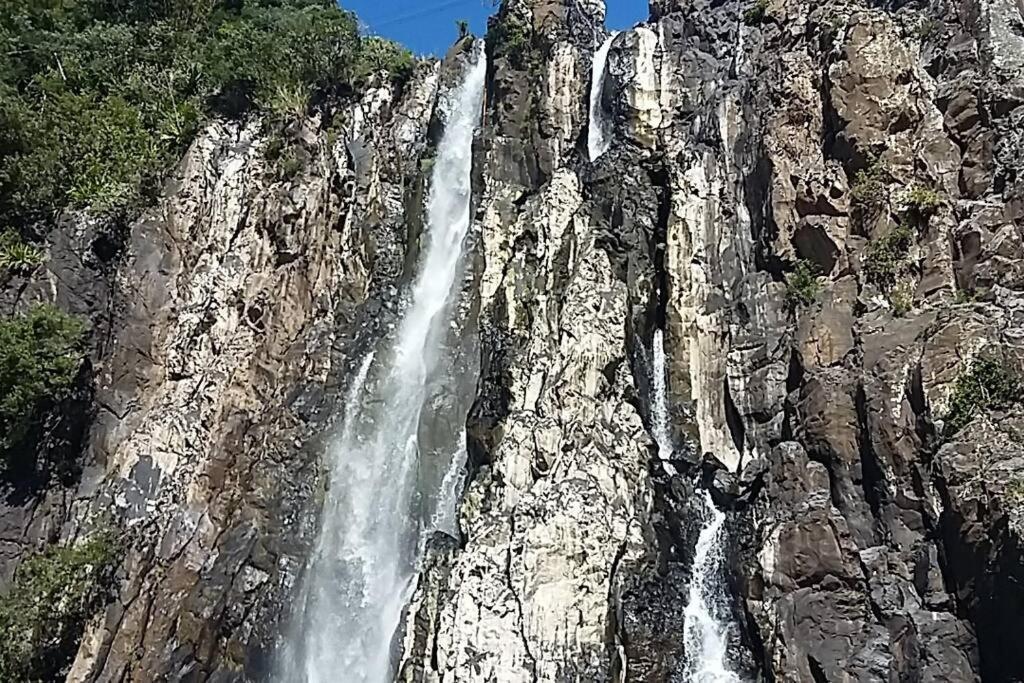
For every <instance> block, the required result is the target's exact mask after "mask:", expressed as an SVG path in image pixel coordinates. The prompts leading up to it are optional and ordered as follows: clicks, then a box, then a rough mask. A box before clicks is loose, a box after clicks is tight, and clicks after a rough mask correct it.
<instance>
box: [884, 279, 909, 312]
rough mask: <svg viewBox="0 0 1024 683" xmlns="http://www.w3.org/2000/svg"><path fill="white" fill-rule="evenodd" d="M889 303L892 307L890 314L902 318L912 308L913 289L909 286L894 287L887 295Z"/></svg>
mask: <svg viewBox="0 0 1024 683" xmlns="http://www.w3.org/2000/svg"><path fill="white" fill-rule="evenodd" d="M889 303H890V304H891V305H892V314H893V315H895V316H896V317H897V318H902V317H903V316H905V315H906V314H907V313H909V312H910V310H911V309H912V308H913V307H914V289H913V288H912V287H911V286H910V285H909V284H904V285H901V286H899V287H896V288H895V289H893V291H892V293H891V294H889Z"/></svg>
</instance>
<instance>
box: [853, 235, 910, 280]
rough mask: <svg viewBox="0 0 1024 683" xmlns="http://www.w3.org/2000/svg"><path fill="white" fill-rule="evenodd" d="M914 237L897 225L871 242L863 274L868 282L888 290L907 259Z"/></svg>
mask: <svg viewBox="0 0 1024 683" xmlns="http://www.w3.org/2000/svg"><path fill="white" fill-rule="evenodd" d="M913 238H914V235H913V232H911V230H910V228H908V227H907V226H905V225H897V226H896V227H894V228H893V229H892V230H890V231H889V232H888V233H886V234H885V235H883V236H882V237H879V238H878V239H876V240H873V241H872V242H871V243H870V244H869V245H868V248H867V255H866V257H865V259H864V272H865V274H866V275H867V277H868V280H870V281H871V282H873V283H875V284H876V285H878V286H879V287H881V288H883V289H885V290H888V289H890V288H891V287H892V286H893V285H894V284H896V276H897V275H899V272H900V269H901V268H902V267H903V264H904V262H905V260H906V257H907V251H908V250H909V249H910V245H911V243H912V241H913Z"/></svg>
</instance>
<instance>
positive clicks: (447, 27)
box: [340, 0, 647, 55]
mask: <svg viewBox="0 0 1024 683" xmlns="http://www.w3.org/2000/svg"><path fill="white" fill-rule="evenodd" d="M340 2H341V6H342V7H344V8H346V9H350V10H353V11H354V12H355V13H356V14H357V15H358V16H359V18H360V20H362V22H363V24H364V29H365V30H366V32H367V33H372V34H374V35H381V36H384V37H386V38H391V39H393V40H397V41H398V42H400V43H402V44H403V45H405V46H406V47H408V48H409V49H410V50H412V51H413V52H415V53H417V54H435V55H440V54H444V51H445V50H447V49H448V46H449V45H451V43H452V41H453V40H455V36H456V35H457V33H456V29H455V22H456V20H458V19H465V20H467V21H468V22H469V24H470V28H471V29H472V31H473V33H475V34H477V35H483V34H484V33H485V32H486V31H487V17H488V16H489V15H491V14H492V13H494V12H495V11H496V10H497V8H496V6H495V5H496V4H497V3H496V1H495V0H340ZM605 2H606V3H607V5H608V21H607V22H606V23H607V25H608V28H610V29H623V28H628V27H630V26H632V25H633V24H635V23H636V22H638V21H640V20H641V19H646V18H647V0H605Z"/></svg>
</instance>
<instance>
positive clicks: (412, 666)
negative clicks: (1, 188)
mask: <svg viewBox="0 0 1024 683" xmlns="http://www.w3.org/2000/svg"><path fill="white" fill-rule="evenodd" d="M1021 15H1022V9H1021V7H1020V6H1019V5H1018V4H1014V3H1011V2H1003V1H999V0H993V1H989V0H965V2H963V3H961V4H959V5H955V4H949V5H944V4H941V3H940V4H933V5H931V6H928V7H925V6H923V5H919V4H906V5H899V6H897V5H885V6H878V7H875V6H871V7H869V6H863V5H856V4H850V3H843V2H827V3H822V4H818V5H814V6H810V5H807V4H806V3H797V2H789V1H785V0H783V1H775V0H770V1H769V2H767V3H757V4H746V3H740V2H735V1H731V0H728V1H726V2H716V3H702V2H682V1H680V0H655V1H654V2H652V7H651V20H650V21H649V22H648V23H647V24H644V25H641V26H638V27H636V28H635V29H633V30H630V31H626V32H623V33H621V34H619V35H618V36H617V37H616V38H615V39H614V41H613V42H612V45H611V49H610V51H609V56H608V66H607V73H606V77H605V79H604V82H603V87H602V90H601V92H600V97H601V100H600V103H601V108H602V109H603V110H604V111H606V112H608V113H609V115H610V116H611V120H612V124H613V125H612V135H611V144H610V148H609V149H608V151H607V152H606V153H604V154H603V155H601V156H600V157H599V158H598V159H596V160H595V161H593V162H591V161H590V160H589V159H588V157H587V134H588V126H590V125H593V123H592V121H590V120H589V117H588V110H589V99H588V98H589V84H590V79H591V70H592V61H593V53H594V51H595V49H596V48H597V46H598V45H600V44H601V42H602V41H603V40H604V39H605V38H606V34H605V33H604V29H603V28H602V26H603V18H604V7H603V6H602V4H601V2H600V0H544V1H541V0H507V1H506V2H505V3H504V4H503V6H502V8H501V9H500V11H499V13H498V15H497V16H496V18H495V19H494V20H493V22H494V27H495V30H492V40H491V41H490V43H489V44H488V86H487V96H486V100H485V107H484V111H483V112H482V123H481V128H480V131H479V133H478V135H477V139H476V141H475V145H474V164H473V166H474V191H473V198H472V207H473V216H474V220H473V229H472V234H471V236H470V238H469V239H470V248H471V254H472V256H471V259H472V264H471V267H470V268H469V269H468V275H467V280H466V282H465V283H464V301H465V305H466V307H467V308H468V309H471V312H472V315H470V314H464V315H462V316H460V317H459V319H460V320H468V321H470V322H469V323H468V324H472V321H473V320H474V319H477V323H476V325H477V328H478V335H479V344H480V371H479V381H478V384H477V388H476V396H475V401H474V403H473V406H472V409H471V410H470V411H469V415H468V417H467V424H466V427H467V435H468V442H467V448H468V452H469V462H470V468H469V469H470V472H469V475H468V478H467V481H466V484H465V491H464V495H463V500H462V503H461V506H460V509H459V513H458V515H459V523H460V527H461V537H460V538H459V539H451V538H447V537H444V536H442V535H440V534H439V535H437V536H436V537H435V538H434V539H433V540H432V542H431V543H430V544H429V549H428V555H427V558H426V561H425V564H424V571H423V574H422V575H421V578H420V581H419V584H418V585H417V587H416V591H415V595H414V596H413V599H412V604H411V606H410V608H409V611H408V614H407V618H406V623H405V626H404V628H403V629H402V631H401V633H399V634H397V636H396V638H397V642H398V644H399V645H400V647H399V648H397V649H400V650H401V654H400V657H399V659H400V666H399V671H398V679H399V680H402V681H408V682H410V683H411V682H412V681H417V682H419V681H438V682H452V681H460V682H461V681H480V682H484V681H500V682H506V681H507V682H515V681H595V682H596V681H636V682H645V683H655V682H658V681H676V680H687V678H686V677H687V676H688V675H689V674H688V672H692V663H693V659H694V657H696V656H697V653H696V652H694V651H693V649H692V647H691V648H690V650H689V651H688V650H687V648H688V647H689V645H688V644H687V639H686V638H684V637H683V634H684V631H686V620H687V614H686V607H687V604H688V603H691V602H692V591H691V590H690V589H691V587H692V585H693V582H694V581H695V580H696V574H697V570H696V569H695V567H694V565H695V561H694V558H695V555H696V554H697V553H698V551H697V550H696V549H695V546H696V544H697V541H698V535H699V534H700V531H701V527H702V525H704V524H705V520H706V516H707V514H708V510H707V509H705V507H704V504H703V503H702V501H703V494H702V493H701V492H700V491H699V490H698V489H699V488H700V487H702V486H703V487H706V488H708V489H709V490H710V491H711V494H712V498H713V499H714V503H715V504H716V505H717V506H718V507H719V508H721V509H723V510H726V511H727V513H728V521H727V524H726V529H727V533H726V534H725V535H724V536H723V538H725V539H726V540H725V541H724V547H723V552H724V554H725V556H726V563H725V567H724V568H723V571H721V572H719V574H720V575H719V582H720V583H721V590H722V593H723V595H726V596H728V597H727V599H726V600H725V603H724V604H723V605H722V606H720V613H719V615H718V616H719V617H720V618H722V619H723V620H725V621H727V622H728V623H730V624H731V627H730V628H729V629H728V630H727V634H726V635H727V638H728V645H729V651H730V653H731V661H730V663H729V667H730V669H731V671H732V672H733V673H734V674H735V675H736V676H738V677H739V678H740V679H741V680H780V681H807V682H808V683H818V682H820V681H851V680H855V681H879V680H894V681H895V680H898V681H976V680H977V681H980V680H984V681H1019V680H1024V651H1021V648H1020V647H1019V633H1020V627H1021V626H1022V624H1024V621H1022V617H1021V615H1022V614H1024V448H1022V446H1021V443H1022V441H1021V439H1022V434H1024V431H1022V430H1024V413H1022V412H1021V409H1020V408H1019V407H1017V406H1014V405H1013V403H1014V400H1007V401H1002V402H1000V401H997V400H994V394H995V393H997V392H996V390H997V388H998V387H997V386H995V385H996V384H999V383H1000V382H1002V383H1003V384H1006V383H1009V384H1012V383H1013V382H1012V378H1013V377H1014V376H1016V375H1018V374H1019V373H1020V372H1022V371H1024V341H1022V340H1024V317H1022V315H1024V313H1022V311H1024V296H1022V294H1021V292H1022V291H1024V279H1022V278H1021V264H1022V263H1024V241H1022V237H1021V229H1022V228H1024V175H1022V173H1024V135H1022V134H1021V131H1022V130H1024V33H1022V30H1021V25H1022V23H1021V22H1022V21H1024V19H1022V16H1021ZM512 27H515V30H512ZM519 32H523V34H524V35H525V36H526V38H525V39H522V40H518V41H512V40H510V39H509V36H510V35H520V33H519ZM513 42H515V44H514V45H513ZM464 46H465V44H463V45H461V46H457V48H456V49H454V50H453V52H452V55H450V58H449V59H447V60H446V61H445V63H444V64H443V65H430V64H424V65H421V66H420V67H419V69H418V70H417V72H416V73H415V75H414V76H413V78H412V79H411V81H410V82H409V83H407V84H406V85H405V86H404V87H403V88H401V89H399V90H395V89H392V88H390V87H387V88H384V87H382V88H375V89H371V90H370V91H369V92H368V93H367V94H366V95H365V96H364V97H363V98H362V100H361V101H360V102H358V103H355V104H353V105H352V106H351V107H350V108H347V109H345V110H342V111H338V112H336V114H335V117H334V122H333V124H332V125H331V126H327V125H326V124H325V125H321V124H322V123H324V122H321V121H308V122H303V123H297V124H294V125H293V126H292V127H291V128H290V130H289V131H288V136H287V142H286V146H287V153H288V154H289V155H292V158H293V159H295V161H296V168H297V169H298V170H296V171H294V174H293V175H291V177H288V178H285V177H282V176H281V175H280V174H279V173H278V172H277V171H275V170H274V165H273V164H269V163H268V162H267V148H268V146H269V145H272V144H274V142H273V141H272V140H269V139H268V138H267V136H266V134H264V133H263V132H262V129H261V128H260V127H259V125H258V124H255V123H253V124H213V125H211V126H210V127H209V128H208V129H207V130H206V131H205V132H204V133H203V134H202V135H201V137H200V138H199V139H198V140H197V142H196V143H195V144H194V145H193V146H192V148H191V149H190V150H189V152H188V154H187V156H186V158H185V159H184V160H183V161H182V163H181V165H180V166H179V168H178V169H177V171H176V172H175V174H174V177H173V179H172V182H171V183H170V184H169V186H168V188H167V190H166V191H165V194H164V197H163V199H162V200H161V201H160V202H159V204H158V205H157V206H156V207H154V208H153V209H152V210H151V211H149V212H147V214H146V215H145V216H144V217H142V218H141V219H140V220H138V221H136V222H134V223H133V224H131V226H130V228H129V229H128V232H127V235H126V236H119V235H111V234H108V230H107V228H106V227H105V226H104V225H103V224H101V223H99V222H97V221H95V220H92V219H89V218H88V217H85V216H68V217H67V218H66V219H65V220H64V221H63V224H62V227H61V229H59V230H57V231H56V232H55V233H54V238H53V241H52V244H51V246H50V253H49V260H48V262H47V264H46V267H45V268H44V269H42V270H41V271H39V272H37V273H36V275H35V276H33V277H32V278H30V279H28V280H24V281H22V280H17V281H11V282H8V285H7V288H6V290H5V293H4V303H5V305H6V306H7V307H8V308H11V309H17V308H23V307H24V306H26V305H27V304H28V303H30V302H31V301H36V300H43V299H45V300H54V301H56V302H57V303H58V304H60V305H61V306H62V307H64V308H66V309H69V310H71V311H73V312H76V313H79V314H83V315H86V316H88V317H89V318H90V320H91V321H92V323H93V334H92V339H93V341H94V344H93V349H92V352H91V355H90V367H89V368H88V369H87V370H88V371H87V372H84V373H83V375H82V378H81V381H80V390H79V391H78V392H77V393H76V394H75V396H74V397H73V398H72V399H70V400H69V402H68V405H66V406H64V407H63V409H62V411H61V413H60V416H59V417H55V418H54V420H55V423H54V425H55V426H54V428H53V429H51V430H50V431H49V432H48V433H49V434H50V435H51V438H49V440H47V441H43V442H41V443H40V446H39V448H40V450H41V452H49V451H47V449H50V450H51V451H52V450H53V449H58V450H60V449H63V450H64V451H67V452H74V453H79V456H78V457H79V460H80V462H81V463H82V465H83V469H82V471H81V472H80V473H78V474H77V476H74V477H65V478H64V479H62V480H61V484H60V485H59V486H51V487H49V488H45V489H42V488H31V487H25V488H23V489H21V490H18V491H16V492H13V493H11V494H10V495H8V496H7V499H6V501H5V503H4V505H5V507H4V509H3V520H4V525H3V528H2V532H3V536H2V539H0V540H2V541H3V546H2V548H3V555H2V556H0V557H2V559H3V562H4V569H5V572H6V574H7V575H9V574H10V573H11V572H12V571H13V568H14V566H15V565H16V564H17V561H18V558H19V557H20V556H21V555H22V554H23V553H24V551H25V550H27V549H30V548H32V547H36V546H38V545H40V544H41V543H43V542H45V541H47V540H55V539H58V538H59V539H63V540H65V541H73V540H74V539H76V538H78V537H81V536H83V535H85V534H87V533H88V532H89V531H90V530H91V529H94V528H96V527H97V526H98V525H100V524H106V523H110V522H111V520H112V521H113V522H114V523H116V524H117V525H118V526H119V527H120V528H124V529H125V530H126V538H127V539H128V541H127V552H126V556H125V558H124V561H123V563H122V564H121V565H120V569H119V571H118V575H117V577H118V580H117V588H116V595H115V596H114V597H113V599H112V600H111V601H110V602H109V604H108V605H107V607H106V608H105V610H104V611H103V613H102V614H100V615H98V616H97V617H96V619H95V620H93V621H92V622H91V623H90V624H89V625H88V627H87V629H86V633H85V636H84V638H83V641H82V644H81V646H80V649H79V651H78V654H77V658H76V659H75V661H74V664H73V666H72V668H71V671H70V674H69V675H68V680H69V681H149V680H189V681H192V680H195V681H200V680H216V681H229V680H239V681H240V680H265V679H266V678H267V677H268V676H270V672H271V670H272V659H273V653H274V649H275V645H276V641H277V640H279V637H280V634H281V633H283V632H284V630H285V623H286V621H287V618H288V615H289V607H290V603H291V601H292V599H293V598H294V596H295V594H296V588H297V583H298V582H299V581H300V580H301V576H302V567H303V563H304V561H305V559H306V558H307V557H308V556H309V553H310V548H311V546H312V543H313V541H314V540H315V537H316V533H317V516H318V510H319V503H320V501H321V500H322V495H323V487H324V486H325V482H324V476H323V468H322V467H321V465H320V463H321V459H322V456H323V453H324V448H325V446H324V444H325V442H326V441H327V440H328V439H329V438H330V437H331V434H332V429H333V427H334V425H335V424H336V422H337V421H338V420H339V419H340V417H341V416H340V415H339V412H340V403H341V401H340V398H339V397H340V396H342V395H343V393H344V390H345V388H346V387H347V386H348V384H349V382H350V379H351V376H352V375H353V373H354V371H355V367H354V366H355V364H356V362H357V359H358V358H359V357H360V356H361V355H362V352H363V351H364V350H365V348H367V345H368V344H369V343H370V340H372V339H373V338H374V336H375V335H379V334H381V333H382V330H384V329H385V327H386V326H387V325H389V324H390V323H391V322H392V320H393V317H394V315H395V311H396V310H397V308H398V307H399V303H400V296H401V291H402V288H403V286H404V285H405V284H406V282H407V279H408V276H409V272H410V269H411V265H412V264H413V263H414V262H415V260H416V255H417V253H418V243H419V237H420V230H421V227H420V226H421V223H422V219H421V214H422V210H423V209H422V206H423V198H424V196H425V195H426V193H427V192H429V187H427V185H428V182H427V178H428V177H429V173H427V169H429V166H430V161H429V160H430V159H431V158H432V151H431V149H432V147H433V146H434V145H436V143H437V141H438V140H439V131H440V129H442V128H443V125H444V121H443V119H442V118H441V117H439V114H438V112H437V111H436V110H438V109H439V107H438V101H439V98H443V97H445V96H446V93H447V92H449V91H450V90H451V88H452V87H453V83H454V82H455V81H457V80H458V77H459V68H460V59H459V52H460V50H461V48H462V47H464ZM325 129H329V132H323V131H324V130H325ZM122 242H123V245H124V246H123V247H121V248H119V249H117V248H113V247H110V245H111V244H121V243H122ZM801 273H803V274H804V275H805V276H806V277H803V278H802V279H801V277H800V274H801ZM656 329H660V330H663V331H664V338H665V345H664V349H665V353H666V357H667V371H668V388H669V392H668V404H669V406H670V418H671V419H670V428H671V432H672V433H671V436H672V440H673V442H674V443H675V451H674V453H672V454H671V455H670V454H669V453H666V452H661V453H660V454H659V452H658V449H657V448H656V446H655V443H654V440H653V439H652V438H651V436H649V434H651V433H652V432H653V427H654V412H653V411H654V408H653V407H652V406H653V398H652V397H653V394H654V392H655V385H656V382H655V370H654V369H653V366H654V361H653V356H654V349H655V346H656V342H655V339H654V337H655V330H656ZM986 367H993V368H996V370H993V371H992V373H996V374H998V376H995V377H993V376H991V375H992V373H989V375H986V374H985V373H983V372H979V370H978V369H979V368H986ZM999 373H1002V374H999ZM1004 375H1005V376H1004ZM1012 398H1016V399H1019V398H1020V396H1019V395H1015V396H1014V397H1012ZM965 405H966V406H967V407H968V408H969V409H970V410H968V411H967V412H964V407H965ZM975 409H976V410H975ZM688 667H691V668H688Z"/></svg>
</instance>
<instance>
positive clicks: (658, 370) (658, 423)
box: [651, 329, 673, 460]
mask: <svg viewBox="0 0 1024 683" xmlns="http://www.w3.org/2000/svg"><path fill="white" fill-rule="evenodd" d="M652 346H653V347H654V348H653V349H652V352H651V355H652V362H651V374H652V375H653V377H652V378H651V380H652V384H653V389H654V400H652V401H651V431H652V432H653V436H654V442H655V443H656V444H657V445H658V455H659V456H661V458H662V460H668V459H669V458H670V457H671V456H672V448H673V447H672V434H671V432H670V431H669V428H668V390H667V389H666V387H665V377H666V369H665V334H664V332H662V330H660V329H657V330H655V331H654V342H653V344H652Z"/></svg>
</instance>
